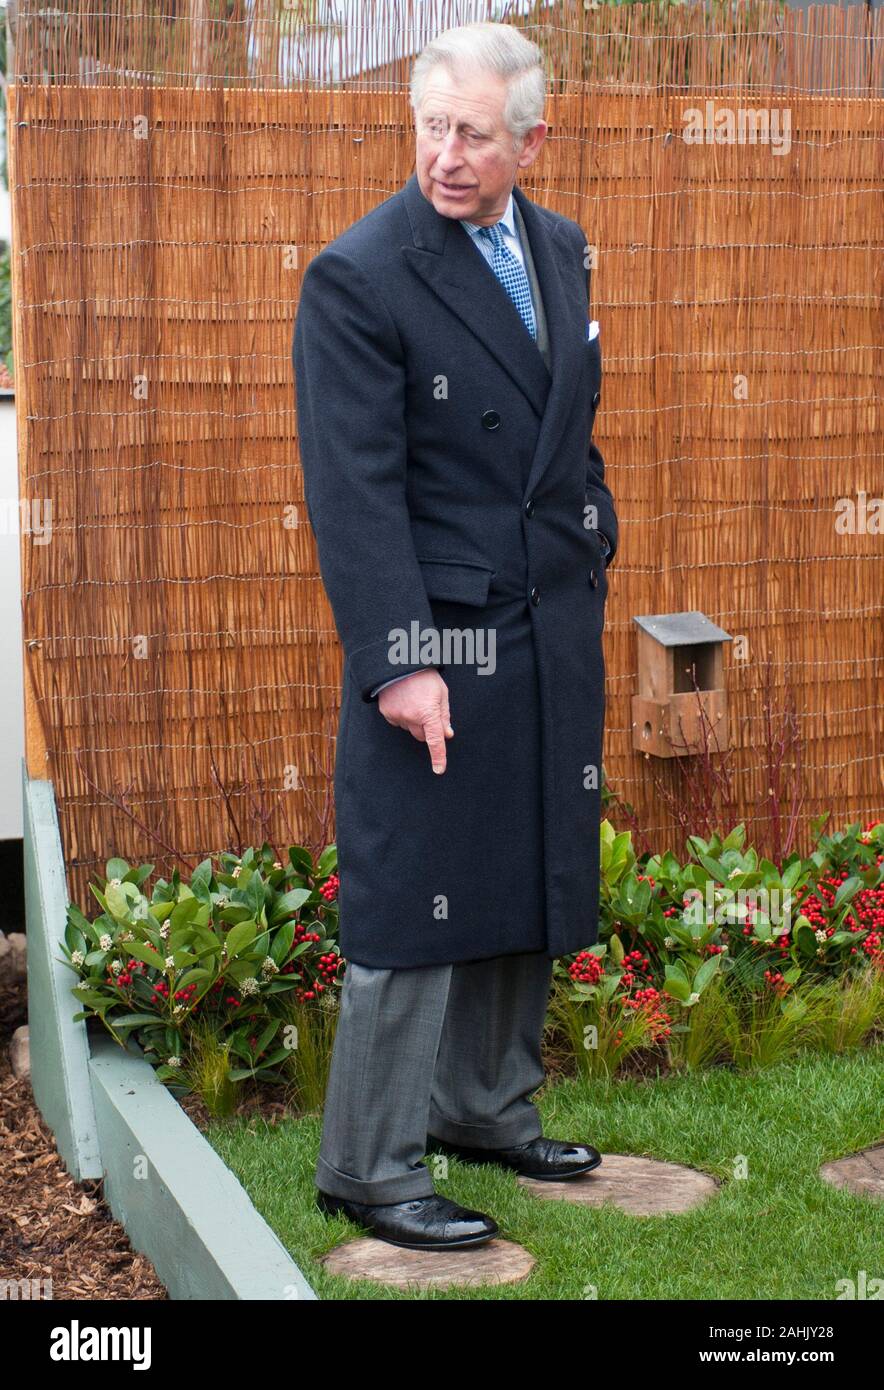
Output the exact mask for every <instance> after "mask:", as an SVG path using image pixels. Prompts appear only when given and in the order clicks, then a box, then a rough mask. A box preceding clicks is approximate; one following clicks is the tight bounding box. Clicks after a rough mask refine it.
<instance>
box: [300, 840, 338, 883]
mask: <svg viewBox="0 0 884 1390" xmlns="http://www.w3.org/2000/svg"><path fill="white" fill-rule="evenodd" d="M289 858H291V850H290V851H289ZM292 862H294V861H292ZM337 867H338V847H337V845H327V846H326V848H325V849H324V850H323V851H322V854H321V855H320V856H319V863H318V864H317V866H316V873H317V877H319V878H329V877H330V876H331V875H332V874H333V873H335V872H336V870H337Z"/></svg>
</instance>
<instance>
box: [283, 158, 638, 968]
mask: <svg viewBox="0 0 884 1390" xmlns="http://www.w3.org/2000/svg"><path fill="white" fill-rule="evenodd" d="M513 196H514V200H515V202H516V205H517V207H518V210H519V211H520V213H521V214H522V225H523V226H524V228H525V231H526V233H527V238H528V244H529V248H530V256H531V258H532V259H533V264H534V270H535V274H536V280H537V283H538V286H539V290H540V294H541V297H542V307H543V311H544V314H545V318H546V324H547V330H548V335H549V349H550V368H551V370H549V369H548V368H547V366H546V365H545V363H544V360H543V357H542V356H541V353H540V351H539V350H538V345H537V343H536V342H535V341H534V339H533V338H532V336H531V334H530V333H529V332H528V330H527V329H526V327H525V325H524V324H523V322H522V320H521V318H520V317H519V314H518V311H517V310H516V308H515V306H514V305H513V303H512V302H511V300H510V299H509V297H508V295H507V293H506V291H505V290H504V288H503V287H502V285H501V284H500V283H499V282H498V280H497V278H496V276H495V275H494V273H493V271H492V270H491V268H490V267H489V265H488V264H487V262H486V261H485V260H484V258H483V256H482V255H481V253H480V251H479V250H478V249H477V247H476V246H475V245H474V244H473V242H472V240H471V239H470V237H469V235H468V233H467V232H466V230H465V229H464V228H463V227H462V226H461V224H460V222H459V221H457V220H456V219H452V218H446V217H443V216H442V215H441V214H439V213H438V212H437V211H436V210H435V208H434V207H433V205H432V203H431V202H430V201H429V200H428V199H427V198H425V197H424V195H423V193H422V192H421V190H420V186H419V184H418V180H417V176H416V175H414V174H413V175H412V176H411V177H410V178H409V180H408V182H407V183H406V184H405V185H404V187H403V188H402V189H401V190H400V191H399V192H397V193H396V194H394V195H393V196H392V197H390V198H388V199H387V200H386V201H385V202H382V203H381V204H380V205H379V206H377V207H376V208H374V209H373V210H372V211H371V212H370V213H368V214H367V215H366V216H365V217H362V218H361V219H360V220H359V221H357V222H356V223H354V224H353V225H352V226H351V227H349V228H348V229H347V230H346V231H345V232H344V233H343V234H342V235H341V236H339V237H338V238H337V239H336V240H335V241H333V242H331V243H330V244H329V245H328V246H327V247H325V248H324V249H323V250H322V251H321V252H320V253H319V254H318V255H317V256H316V257H315V258H314V259H313V260H312V261H311V262H310V264H309V265H308V266H307V269H306V271H305V274H304V278H303V284H302V289H301V297H300V303H299V306H298V310H297V317H296V323H295V332H294V341H293V345H292V352H293V363H294V370H295V384H296V401H297V418H298V434H299V443H300V457H301V464H302V468H303V476H304V489H305V499H306V504H307V512H308V516H309V520H310V523H311V525H312V527H313V530H314V533H315V536H316V542H317V549H318V556H319V565H320V571H321V575H322V580H323V583H324V586H325V589H326V592H327V594H328V597H329V600H330V603H331V605H332V610H333V613H334V618H335V624H336V627H337V629H338V633H339V636H340V639H341V643H342V646H343V651H344V680H343V689H342V698H341V711H340V722H339V726H338V738H337V750H336V762H335V806H336V821H337V844H338V858H339V872H340V879H341V883H340V891H339V907H340V944H341V950H342V952H343V954H344V955H345V957H346V958H347V959H348V960H352V961H356V962H358V963H360V964H362V965H367V966H374V967H399V968H408V967H416V966H424V965H435V964H443V963H452V964H453V963H460V962H467V961H472V960H480V959H483V958H487V957H492V956H498V955H509V954H514V953H520V952H540V951H545V952H546V953H547V954H548V955H549V956H551V957H555V956H559V955H562V954H566V953H570V952H572V951H576V950H580V949H582V948H583V947H585V946H589V945H592V944H593V943H594V942H595V941H596V940H597V937H598V915H597V914H598V894H599V882H598V869H599V816H600V789H599V782H600V778H601V762H602V736H603V723H604V709H605V693H604V676H605V668H604V659H603V654H602V628H603V623H604V612H605V600H606V597H607V590H608V578H607V574H606V564H605V557H604V549H603V545H602V542H601V541H600V539H599V536H598V531H599V530H600V531H602V532H603V533H604V535H605V536H606V537H607V539H608V542H609V544H610V547H611V550H610V554H609V556H608V561H610V559H611V558H612V557H613V554H614V552H615V551H616V549H617V516H616V511H615V507H614V503H613V499H612V496H611V492H610V490H609V488H608V486H607V484H606V483H605V479H604V462H603V459H602V456H601V454H600V453H599V450H598V449H597V447H596V446H595V445H594V444H593V443H592V428H593V421H594V418H595V413H596V409H597V406H598V404H599V399H600V387H601V377H602V365H601V356H600V346H599V339H598V336H596V337H595V338H593V339H591V340H589V339H588V338H587V323H588V308H589V283H590V277H589V272H588V270H587V239H586V237H585V235H584V232H583V230H582V228H581V227H580V226H579V225H578V224H577V223H576V222H573V221H571V220H570V219H569V218H567V217H563V216H561V215H559V214H557V213H554V212H551V211H549V210H548V209H546V208H543V207H541V206H539V205H538V204H535V203H533V202H531V201H530V200H529V199H528V198H527V197H526V196H525V194H524V193H523V192H522V190H521V189H520V188H519V187H518V186H516V187H514V190H513ZM426 665H434V666H436V667H437V669H439V671H440V673H441V675H442V677H443V679H444V680H445V681H446V683H447V685H448V689H449V698H450V714H451V724H452V727H453V729H454V736H453V737H451V738H449V739H447V740H446V752H447V760H448V762H447V769H446V771H445V772H444V773H443V774H441V775H440V774H436V773H434V772H433V770H432V767H431V763H430V756H429V751H428V749H427V745H426V744H425V743H423V742H420V741H419V740H417V739H415V738H414V737H413V736H412V735H411V734H410V733H409V732H408V731H407V730H406V729H402V728H396V727H393V726H392V725H390V724H388V723H387V721H386V720H385V719H384V717H383V715H382V714H381V712H380V710H379V708H378V705H377V699H376V698H372V692H373V691H374V690H375V688H376V687H377V686H379V685H380V684H382V683H383V682H384V681H386V680H389V679H391V677H393V676H396V675H402V674H403V673H405V672H407V671H413V670H419V669H421V667H422V666H426Z"/></svg>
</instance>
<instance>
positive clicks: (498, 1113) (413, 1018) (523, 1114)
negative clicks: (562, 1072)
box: [315, 951, 552, 1203]
mask: <svg viewBox="0 0 884 1390" xmlns="http://www.w3.org/2000/svg"><path fill="white" fill-rule="evenodd" d="M551 978H552V960H551V959H550V957H549V956H547V954H546V952H545V951H541V952H532V953H530V954H526V955H511V956H496V957H494V958H493V959H490V960H480V961H469V962H467V963H466V964H463V965H431V966H421V967H419V968H417V969H413V970H392V969H391V970H375V969H372V968H370V967H368V966H363V965H356V964H354V963H352V962H348V964H347V970H346V973H345V975H344V983H343V985H342V989H341V1005H340V1014H339V1017H338V1025H337V1032H336V1034H335V1043H334V1051H333V1053H332V1060H331V1068H330V1072H329V1081H328V1088H327V1091H326V1097H325V1110H324V1117H323V1130H322V1142H321V1144H320V1148H319V1158H318V1160H317V1164H316V1179H315V1180H316V1186H317V1187H318V1188H320V1189H321V1191H323V1192H328V1193H330V1194H331V1195H332V1196H335V1197H344V1198H349V1199H350V1200H352V1201H357V1202H369V1203H387V1202H406V1201H408V1200H409V1199H411V1198H414V1197H428V1196H430V1195H431V1193H433V1192H434V1191H435V1188H434V1185H433V1177H432V1174H431V1173H430V1170H429V1168H428V1167H427V1166H426V1164H425V1163H424V1162H423V1161H422V1160H423V1158H424V1156H425V1155H426V1153H427V1135H428V1134H431V1135H433V1136H434V1137H435V1138H438V1139H446V1140H448V1141H449V1142H450V1143H455V1144H462V1145H467V1146H469V1147H471V1148H496V1147H498V1146H506V1145H510V1144H524V1143H527V1141H528V1140H529V1139H534V1138H536V1137H537V1136H538V1135H539V1134H541V1133H542V1126H541V1122H540V1116H539V1114H538V1112H537V1109H536V1107H535V1106H534V1105H532V1103H531V1101H530V1100H529V1096H530V1095H531V1094H532V1092H534V1091H536V1090H537V1088H538V1086H540V1085H541V1083H542V1082H543V1079H544V1071H543V1063H542V1060H541V1051H540V1045H541V1038H542V1036H543V1025H544V1020H545V1017H546V1008H547V1002H548V998H549V989H550V981H551Z"/></svg>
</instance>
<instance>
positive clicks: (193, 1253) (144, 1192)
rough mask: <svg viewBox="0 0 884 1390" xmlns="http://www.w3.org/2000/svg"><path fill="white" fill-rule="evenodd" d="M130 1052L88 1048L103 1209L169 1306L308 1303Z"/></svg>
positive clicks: (257, 1220) (293, 1272)
mask: <svg viewBox="0 0 884 1390" xmlns="http://www.w3.org/2000/svg"><path fill="white" fill-rule="evenodd" d="M129 1047H130V1049H131V1050H130V1051H126V1052H124V1051H123V1049H122V1048H121V1047H120V1046H119V1045H118V1044H117V1043H115V1042H114V1040H113V1038H110V1037H96V1038H93V1039H92V1058H91V1061H90V1063H89V1071H90V1073H91V1076H92V1092H93V1095H94V1097H95V1113H96V1115H97V1117H98V1132H99V1136H100V1139H101V1159H102V1165H103V1167H104V1195H105V1199H106V1200H107V1202H108V1205H109V1206H110V1208H111V1210H112V1212H113V1213H114V1216H115V1217H116V1218H117V1220H118V1221H121V1222H122V1224H123V1225H124V1226H125V1227H126V1230H127V1232H128V1233H129V1238H130V1239H131V1241H132V1243H133V1245H134V1246H135V1247H136V1249H138V1250H141V1251H143V1253H144V1254H146V1255H148V1256H149V1257H150V1259H151V1261H152V1262H153V1266H154V1268H155V1269H156V1272H157V1274H158V1276H159V1277H160V1279H161V1280H162V1281H163V1283H164V1284H165V1285H166V1288H167V1289H168V1290H169V1293H170V1294H171V1296H172V1297H173V1298H200V1299H228V1298H243V1299H283V1300H285V1299H303V1298H307V1299H315V1298H316V1294H315V1293H314V1291H313V1289H312V1288H311V1287H310V1285H309V1284H308V1283H307V1280H306V1279H305V1278H304V1276H303V1274H302V1273H301V1271H300V1270H299V1269H298V1266H297V1265H296V1264H295V1263H294V1262H293V1260H292V1257H291V1255H289V1253H288V1251H287V1250H286V1249H285V1246H284V1245H283V1244H282V1243H281V1241H280V1240H279V1239H278V1238H277V1236H276V1235H274V1233H273V1231H271V1229H270V1227H269V1226H268V1225H267V1223H266V1221H265V1220H264V1218H263V1217H262V1216H260V1215H259V1213H258V1212H257V1211H256V1210H255V1208H254V1207H253V1205H252V1203H251V1201H250V1199H249V1197H248V1196H247V1194H246V1192H245V1190H244V1189H243V1187H242V1186H241V1185H240V1183H239V1182H238V1181H237V1179H236V1178H235V1177H234V1175H233V1174H232V1173H231V1171H230V1169H229V1168H228V1167H227V1166H226V1164H225V1163H224V1162H223V1161H222V1159H220V1158H219V1157H218V1155H217V1154H216V1152H215V1150H214V1149H213V1148H212V1146H211V1145H210V1144H209V1143H208V1141H207V1140H206V1139H205V1138H204V1137H203V1135H202V1134H200V1132H199V1130H198V1129H197V1128H196V1126H195V1125H194V1124H193V1123H192V1122H191V1120H190V1119H188V1117H187V1115H186V1114H185V1113H184V1111H183V1110H182V1109H181V1106H180V1105H179V1104H178V1102H177V1101H176V1100H175V1099H174V1097H173V1096H172V1095H170V1093H169V1092H168V1090H167V1089H166V1087H165V1086H164V1085H163V1083H162V1082H161V1081H157V1079H156V1076H155V1075H154V1070H153V1067H152V1066H151V1065H150V1063H149V1062H148V1061H147V1060H146V1058H145V1057H144V1056H143V1055H140V1050H139V1049H137V1044H135V1043H133V1042H130V1043H129ZM282 1196H283V1198H284V1199H285V1198H286V1196H287V1194H285V1193H283V1194H282Z"/></svg>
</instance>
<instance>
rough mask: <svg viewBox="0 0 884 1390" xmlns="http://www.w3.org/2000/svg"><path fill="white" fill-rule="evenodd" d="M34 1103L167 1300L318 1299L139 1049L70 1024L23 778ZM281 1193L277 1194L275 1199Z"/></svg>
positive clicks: (48, 889) (53, 899) (53, 893)
mask: <svg viewBox="0 0 884 1390" xmlns="http://www.w3.org/2000/svg"><path fill="white" fill-rule="evenodd" d="M23 796H24V852H25V909H26V919H27V941H28V950H27V954H28V1025H29V1030H30V1033H29V1036H30V1051H31V1079H32V1082H33V1088H34V1098H35V1100H36V1102H37V1105H38V1107H39V1109H40V1112H41V1114H42V1115H43V1118H44V1119H45V1120H46V1122H47V1124H48V1125H49V1127H50V1128H51V1129H52V1131H53V1134H54V1135H55V1140H56V1144H57V1146H58V1151H59V1154H60V1156H61V1158H62V1160H63V1162H64V1164H65V1167H66V1168H67V1169H68V1171H69V1172H70V1173H71V1175H72V1176H73V1177H74V1178H75V1179H76V1181H78V1182H81V1181H83V1180H84V1179H93V1178H103V1180H104V1196H105V1199H106V1201H107V1203H108V1205H109V1207H110V1209H111V1211H112V1212H113V1214H114V1216H115V1217H116V1218H117V1220H118V1221H120V1222H122V1224H123V1226H124V1227H125V1229H126V1232H127V1234H128V1236H129V1239H130V1240H131V1242H132V1244H133V1246H134V1247H135V1249H136V1250H138V1251H140V1252H141V1253H142V1254H144V1255H147V1257H148V1258H149V1259H150V1260H151V1262H152V1263H153V1266H154V1268H155V1269H156V1272H157V1275H158V1276H159V1278H160V1279H161V1280H162V1282H163V1283H164V1284H165V1286H166V1288H167V1289H168V1291H169V1294H170V1296H171V1297H172V1298H173V1299H268V1300H300V1299H308V1300H313V1301H315V1300H316V1297H317V1296H316V1293H315V1292H314V1290H313V1289H312V1288H311V1286H310V1284H309V1283H308V1282H307V1280H306V1279H305V1278H304V1275H303V1274H302V1273H301V1271H300V1269H299V1268H298V1266H297V1265H296V1264H295V1262H294V1261H293V1260H292V1258H291V1256H290V1255H289V1253H288V1251H287V1250H286V1249H285V1247H284V1246H283V1244H282V1243H281V1241H280V1240H279V1239H278V1238H277V1236H276V1235H275V1234H274V1233H273V1231H271V1229H270V1227H269V1226H268V1225H267V1222H266V1221H265V1220H264V1218H263V1217H262V1216H261V1215H260V1213H259V1212H258V1211H256V1210H255V1207H254V1206H253V1205H252V1202H251V1200H250V1199H249V1197H248V1195H247V1193H246V1191H245V1189H244V1188H243V1187H242V1186H241V1184H240V1183H239V1182H238V1181H237V1179H236V1178H235V1177H234V1175H233V1173H231V1171H230V1169H229V1168H228V1167H227V1166H226V1165H225V1164H224V1162H223V1161H222V1160H221V1159H220V1158H219V1157H218V1155H217V1154H216V1152H215V1150H214V1149H213V1148H212V1146H211V1145H210V1144H209V1143H208V1141H207V1140H206V1139H205V1138H204V1137H203V1135H202V1134H201V1133H200V1132H199V1130H198V1129H197V1128H196V1126H195V1125H194V1124H193V1123H192V1121H191V1120H190V1119H189V1118H188V1116H187V1115H186V1114H185V1112H184V1111H183V1110H182V1109H181V1107H180V1105H179V1104H178V1102H177V1101H176V1100H175V1099H174V1097H173V1096H172V1095H171V1094H170V1092H169V1091H168V1090H167V1089H166V1087H165V1086H164V1085H163V1084H162V1082H160V1081H157V1079H156V1076H155V1075H154V1071H153V1068H152V1067H151V1065H150V1063H149V1062H148V1061H147V1060H146V1058H145V1057H144V1056H143V1054H142V1053H141V1050H140V1049H139V1048H138V1046H137V1044H136V1043H135V1042H133V1041H130V1043H129V1048H128V1050H124V1049H123V1048H122V1047H120V1046H119V1044H118V1043H116V1042H115V1041H114V1039H113V1038H111V1037H110V1036H108V1035H107V1034H100V1033H99V1034H95V1035H94V1036H90V1034H89V1032H88V1030H87V1026H86V1024H85V1022H82V1021H81V1022H79V1023H75V1022H74V1021H73V1015H74V1013H76V1012H77V1009H78V1007H79V1006H78V1005H77V1001H76V1000H75V999H74V996H73V995H72V993H71V986H72V985H73V984H74V976H73V975H72V973H71V971H70V970H69V968H68V967H67V966H65V965H64V963H63V961H62V960H61V950H60V947H59V941H60V939H61V938H62V936H63V935H64V926H65V917H66V912H67V904H68V895H67V883H66V878H65V869H64V856H63V853H62V847H61V836H60V833H59V827H58V815H57V812H56V806H55V794H54V790H53V787H52V783H51V782H46V781H35V780H32V779H31V778H29V777H28V775H27V770H26V768H25V769H24V776H23ZM286 1195H287V1194H283V1196H286Z"/></svg>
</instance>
